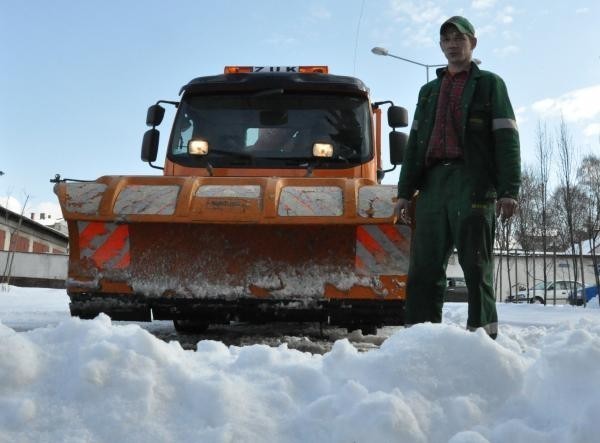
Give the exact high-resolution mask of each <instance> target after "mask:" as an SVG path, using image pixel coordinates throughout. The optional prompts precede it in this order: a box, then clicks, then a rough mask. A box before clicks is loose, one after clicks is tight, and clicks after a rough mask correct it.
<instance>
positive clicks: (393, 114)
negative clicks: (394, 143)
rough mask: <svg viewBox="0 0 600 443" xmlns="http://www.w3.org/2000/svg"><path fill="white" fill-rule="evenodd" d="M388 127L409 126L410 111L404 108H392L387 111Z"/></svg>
mask: <svg viewBox="0 0 600 443" xmlns="http://www.w3.org/2000/svg"><path fill="white" fill-rule="evenodd" d="M387 117H388V125H390V126H391V127H392V128H406V127H407V126H408V111H407V110H406V108H403V107H402V106H390V107H389V108H388V111H387Z"/></svg>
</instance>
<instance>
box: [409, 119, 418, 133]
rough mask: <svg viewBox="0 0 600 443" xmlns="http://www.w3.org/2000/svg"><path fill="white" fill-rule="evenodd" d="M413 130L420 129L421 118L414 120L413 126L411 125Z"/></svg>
mask: <svg viewBox="0 0 600 443" xmlns="http://www.w3.org/2000/svg"><path fill="white" fill-rule="evenodd" d="M410 130H411V131H418V130H419V120H413V122H412V126H411V127H410Z"/></svg>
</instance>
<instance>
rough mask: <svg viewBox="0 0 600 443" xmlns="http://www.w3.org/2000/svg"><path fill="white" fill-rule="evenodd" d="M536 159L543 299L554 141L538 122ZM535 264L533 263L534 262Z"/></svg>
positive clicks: (546, 280)
mask: <svg viewBox="0 0 600 443" xmlns="http://www.w3.org/2000/svg"><path fill="white" fill-rule="evenodd" d="M536 147H537V159H538V162H539V176H538V180H539V187H540V200H539V202H540V210H539V212H540V216H541V219H540V225H541V226H540V228H541V232H540V234H541V238H542V254H543V255H542V259H543V262H544V267H543V271H544V300H545V299H546V286H547V284H546V283H547V282H548V271H547V268H548V265H547V263H546V260H547V257H546V255H547V252H548V182H549V180H550V163H551V162H552V154H553V151H554V143H553V142H552V139H551V138H550V136H549V135H548V130H547V127H546V124H545V123H544V124H543V125H542V124H541V123H540V122H538V127H537V143H536ZM534 266H535V263H534Z"/></svg>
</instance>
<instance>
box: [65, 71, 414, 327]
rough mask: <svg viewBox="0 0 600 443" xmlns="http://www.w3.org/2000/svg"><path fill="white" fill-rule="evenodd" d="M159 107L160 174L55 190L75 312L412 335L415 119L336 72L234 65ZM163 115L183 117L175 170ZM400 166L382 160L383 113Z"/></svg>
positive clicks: (149, 153)
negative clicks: (399, 171) (403, 186)
mask: <svg viewBox="0 0 600 443" xmlns="http://www.w3.org/2000/svg"><path fill="white" fill-rule="evenodd" d="M179 96H180V99H179V100H178V101H166V100H159V101H158V102H157V103H156V104H154V105H152V106H150V107H149V109H148V113H147V118H146V124H147V125H148V126H149V127H151V128H150V129H148V131H147V132H146V133H145V134H144V138H143V142H142V152H141V159H142V160H143V161H145V162H148V163H149V165H150V166H151V167H153V168H156V169H161V170H162V175H158V174H157V175H144V176H103V177H100V178H98V179H96V180H94V181H74V180H69V179H61V178H60V176H59V175H57V176H56V177H55V179H54V182H56V184H55V188H54V191H55V193H56V194H57V196H58V198H59V201H60V205H61V208H62V213H63V216H64V218H65V220H66V221H67V223H68V228H69V247H70V249H69V254H70V256H69V269H68V280H67V292H68V295H69V297H70V310H71V314H72V315H74V316H78V317H81V318H93V317H95V316H96V315H98V314H99V313H100V312H104V313H106V314H107V315H109V316H110V317H111V318H112V319H114V320H131V321H151V320H152V319H156V320H173V321H174V323H175V327H176V328H177V330H179V331H188V332H191V331H197V332H199V331H202V330H204V329H206V328H207V327H208V325H210V324H219V323H229V322H231V321H246V322H260V323H264V322H271V321H300V322H313V321H315V322H321V323H325V324H332V325H338V326H341V327H345V328H348V330H355V329H362V331H363V333H373V332H374V331H376V328H377V327H379V326H382V325H385V324H402V323H403V308H404V299H405V281H406V274H407V269H408V257H409V246H410V232H411V231H410V227H409V226H407V225H403V224H396V220H395V218H394V213H393V208H394V202H395V199H396V187H395V186H393V185H382V184H381V181H382V179H383V177H384V175H385V173H386V172H389V171H391V170H393V169H394V168H395V167H396V165H398V164H401V162H402V151H403V149H404V147H405V145H406V139H407V135H406V134H405V133H403V132H399V131H397V130H396V128H401V127H406V126H407V121H408V117H407V112H406V109H404V108H402V107H399V106H394V105H393V103H392V102H391V101H384V102H377V103H372V102H371V101H370V99H369V90H368V88H367V87H366V86H365V85H364V84H363V82H362V81H360V80H359V79H357V78H353V77H347V76H339V75H332V74H329V73H328V68H327V67H326V66H290V67H260V66H230V67H226V68H225V72H224V74H220V75H214V76H204V77H199V78H196V79H193V80H191V81H190V82H189V83H187V84H186V85H185V86H183V87H182V88H181V91H180V94H179ZM162 104H165V105H172V106H174V107H175V108H176V113H175V117H174V122H173V126H172V130H171V134H170V138H169V140H168V143H167V146H166V158H165V160H164V163H163V166H157V165H155V164H154V162H155V161H156V158H157V155H158V148H159V130H158V129H156V127H157V126H158V125H160V123H161V121H162V120H163V118H164V114H165V107H163V106H162ZM383 105H386V106H388V105H389V106H388V107H387V120H388V124H389V126H390V127H391V131H390V132H389V159H390V163H391V164H392V165H393V167H392V168H391V169H387V170H385V169H384V167H383V163H382V152H381V145H382V139H381V132H382V122H381V121H382V109H381V108H382V106H383Z"/></svg>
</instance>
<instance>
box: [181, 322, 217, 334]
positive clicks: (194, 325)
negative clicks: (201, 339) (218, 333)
mask: <svg viewBox="0 0 600 443" xmlns="http://www.w3.org/2000/svg"><path fill="white" fill-rule="evenodd" d="M173 326H175V330H176V331H177V332H179V333H180V334H202V333H203V332H206V330H207V329H208V327H209V323H208V322H207V321H202V320H173Z"/></svg>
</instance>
